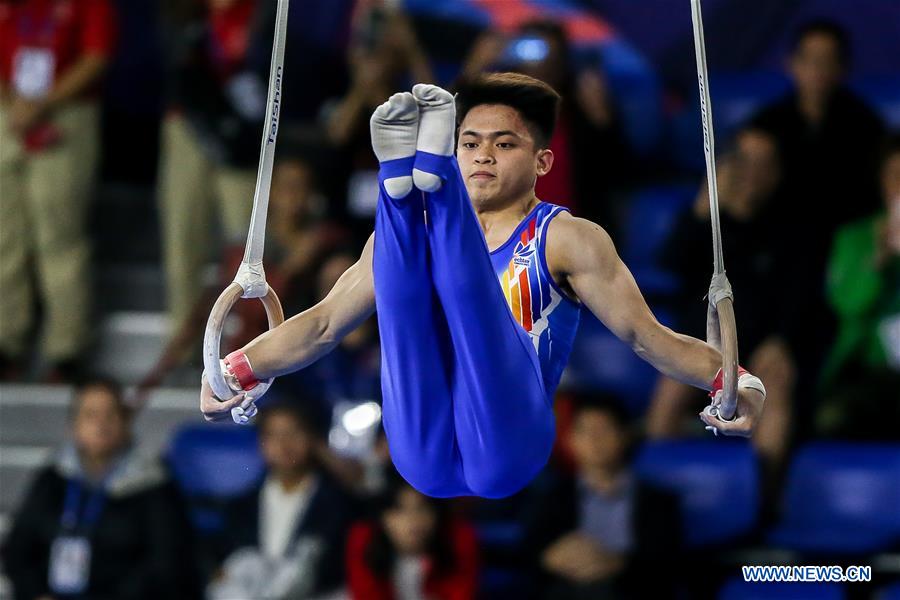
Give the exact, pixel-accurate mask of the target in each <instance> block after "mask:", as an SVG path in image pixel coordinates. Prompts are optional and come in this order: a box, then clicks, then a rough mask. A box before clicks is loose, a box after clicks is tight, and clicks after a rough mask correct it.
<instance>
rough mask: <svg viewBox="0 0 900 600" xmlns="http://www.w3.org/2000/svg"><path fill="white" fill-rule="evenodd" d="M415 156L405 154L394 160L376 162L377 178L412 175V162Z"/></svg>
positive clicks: (382, 179)
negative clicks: (404, 156)
mask: <svg viewBox="0 0 900 600" xmlns="http://www.w3.org/2000/svg"><path fill="white" fill-rule="evenodd" d="M415 160H416V157H415V156H407V157H406V158H396V159H394V160H386V161H384V162H383V163H379V164H378V179H379V181H384V180H385V179H392V178H394V177H403V176H404V175H406V176H407V177H411V176H412V168H413V163H414V162H415Z"/></svg>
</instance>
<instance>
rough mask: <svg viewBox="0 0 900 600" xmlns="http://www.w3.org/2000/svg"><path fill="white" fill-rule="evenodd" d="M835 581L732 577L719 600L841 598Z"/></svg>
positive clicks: (839, 588)
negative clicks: (756, 580)
mask: <svg viewBox="0 0 900 600" xmlns="http://www.w3.org/2000/svg"><path fill="white" fill-rule="evenodd" d="M844 597H845V593H844V588H843V586H841V585H840V584H837V583H810V582H803V583H749V582H746V581H744V580H743V579H732V580H730V581H729V582H727V583H726V584H725V585H724V586H723V587H722V589H721V591H720V592H719V600H807V599H808V600H843V598H844Z"/></svg>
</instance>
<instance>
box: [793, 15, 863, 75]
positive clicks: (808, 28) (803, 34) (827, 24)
mask: <svg viewBox="0 0 900 600" xmlns="http://www.w3.org/2000/svg"><path fill="white" fill-rule="evenodd" d="M811 35H824V36H827V37H830V38H831V39H832V40H834V43H835V45H837V49H838V55H839V57H840V60H841V64H842V65H843V66H845V67H846V66H847V65H849V64H850V55H851V50H850V36H849V35H848V34H847V30H846V29H844V28H843V27H841V26H840V25H839V24H838V23H836V22H834V21H831V20H828V19H815V20H813V21H808V22H806V23H804V24H803V25H801V26H800V27H799V28H798V29H797V31H795V32H794V37H793V40H792V42H791V53H794V52H797V49H798V48H800V44H802V43H803V42H804V40H806V38H808V37H809V36H811Z"/></svg>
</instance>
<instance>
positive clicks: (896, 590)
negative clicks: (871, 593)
mask: <svg viewBox="0 0 900 600" xmlns="http://www.w3.org/2000/svg"><path fill="white" fill-rule="evenodd" d="M875 598H876V600H900V581H898V582H897V583H894V584H893V585H889V586H888V587H886V588H882V589H881V590H879V591H878V593H877V594H876V595H875Z"/></svg>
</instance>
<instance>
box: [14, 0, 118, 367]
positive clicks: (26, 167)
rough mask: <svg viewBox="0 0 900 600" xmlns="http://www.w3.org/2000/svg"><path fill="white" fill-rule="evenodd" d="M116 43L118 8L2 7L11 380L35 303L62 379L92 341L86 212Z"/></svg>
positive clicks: (82, 2) (98, 0)
mask: <svg viewBox="0 0 900 600" xmlns="http://www.w3.org/2000/svg"><path fill="white" fill-rule="evenodd" d="M114 37H115V23H114V17H113V9H112V6H111V5H110V2H109V0H79V1H76V0H20V1H18V2H12V1H10V0H2V1H0V135H2V137H3V143H2V144H0V188H2V190H3V193H2V194H0V214H2V215H3V218H2V219H0V289H2V290H3V294H2V295H0V322H2V329H3V335H2V337H0V363H2V365H0V368H2V369H3V370H4V371H6V372H5V373H0V376H4V375H5V376H7V377H8V376H9V375H10V374H11V372H12V371H13V370H14V368H13V367H15V366H17V365H18V364H19V363H20V361H21V360H22V357H23V356H24V355H25V353H26V351H27V350H28V347H27V346H28V339H27V337H28V334H29V332H30V331H31V330H32V327H33V325H34V323H33V321H34V314H33V306H34V305H35V296H38V297H39V298H40V303H41V304H42V305H43V307H44V323H43V327H42V329H43V332H44V342H43V347H42V353H43V355H44V358H45V359H46V361H47V362H49V363H50V364H52V365H53V366H54V367H55V368H56V371H57V374H59V375H61V376H63V377H67V376H68V377H70V376H71V375H73V374H74V373H73V371H74V370H76V367H77V364H78V362H79V355H80V353H81V351H82V350H83V348H84V346H85V344H86V343H87V341H88V330H87V327H88V312H89V305H90V295H89V289H90V285H89V282H90V274H89V244H88V237H87V234H86V231H85V211H86V209H87V206H88V199H89V194H90V191H91V186H92V182H93V175H94V171H95V168H96V165H97V158H98V150H99V120H100V106H99V103H98V101H97V97H96V91H97V88H98V85H99V83H100V81H101V79H102V77H103V73H104V72H105V70H106V66H107V64H108V62H109V59H110V56H111V54H112V52H113V44H114ZM32 265H33V267H34V273H33V274H32V272H31V266H32Z"/></svg>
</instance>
